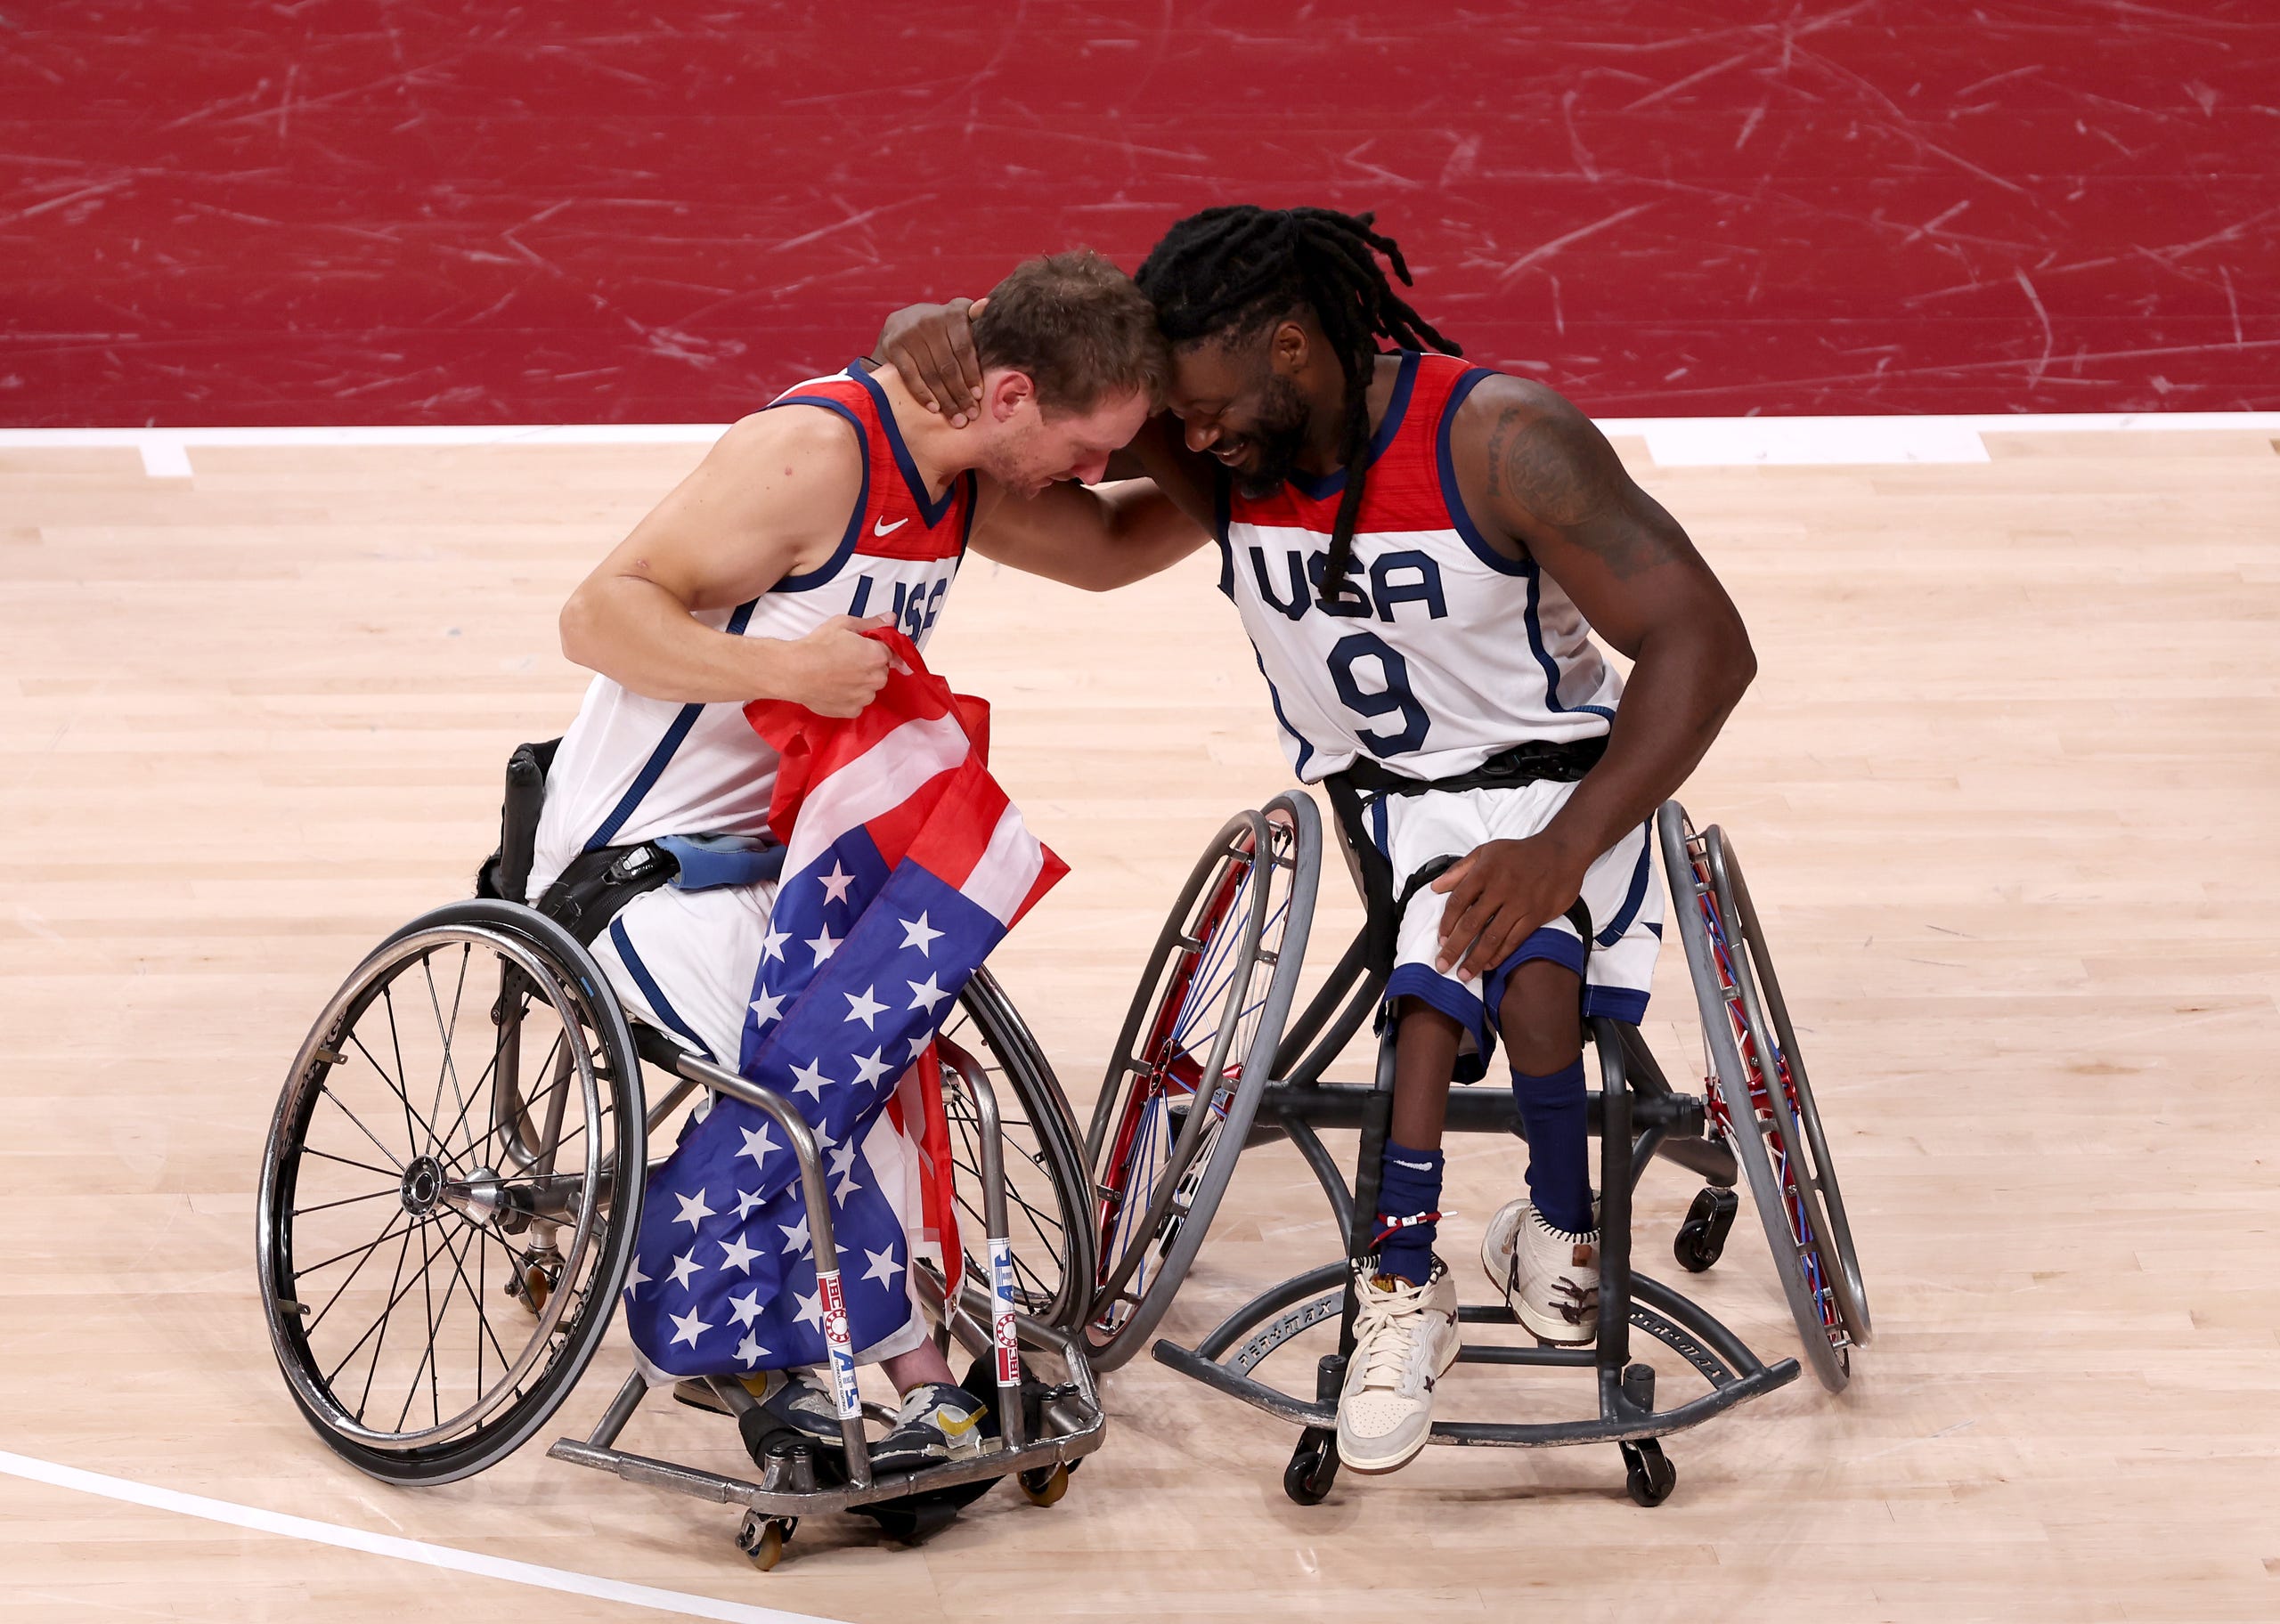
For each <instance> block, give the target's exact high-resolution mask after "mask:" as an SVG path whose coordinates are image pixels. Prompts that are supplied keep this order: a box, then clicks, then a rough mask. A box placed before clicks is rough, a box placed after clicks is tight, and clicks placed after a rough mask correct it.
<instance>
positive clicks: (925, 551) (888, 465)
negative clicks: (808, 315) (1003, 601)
mask: <svg viewBox="0 0 2280 1624" xmlns="http://www.w3.org/2000/svg"><path fill="white" fill-rule="evenodd" d="M784 406H813V407H818V408H820V409H821V410H825V411H828V412H830V413H832V414H833V415H834V416H835V417H837V418H841V419H843V421H844V422H845V423H846V424H847V425H848V426H850V427H851V428H852V429H853V430H854V431H855V434H856V437H857V438H858V439H859V441H860V442H861V443H862V446H863V482H862V486H861V488H860V489H859V491H858V492H857V494H856V498H855V508H854V511H853V512H852V513H851V514H850V515H849V516H848V519H847V529H846V532H844V533H843V535H842V536H841V537H840V541H839V546H838V548H836V549H835V551H834V552H833V554H832V556H831V557H830V558H829V559H827V560H826V562H824V563H823V564H819V565H818V566H817V567H816V568H815V569H812V570H810V571H808V572H805V573H804V574H800V575H787V576H786V577H785V578H784V579H783V580H782V581H778V582H777V583H776V587H775V590H777V591H778V592H802V591H805V590H807V589H809V588H810V587H817V586H820V585H822V584H823V583H824V582H825V581H829V580H830V579H832V578H833V577H834V576H835V575H837V574H838V573H839V572H840V571H841V570H842V569H843V568H844V567H845V566H846V564H847V561H848V560H849V559H850V558H851V557H854V556H863V557H867V558H891V559H897V560H904V561H917V562H927V561H931V560H934V559H941V558H959V557H962V556H964V555H965V548H966V542H967V541H968V540H969V539H970V538H971V537H972V535H973V515H974V506H975V499H976V498H977V496H978V495H979V494H980V490H979V484H978V482H977V481H976V480H975V478H974V475H973V472H972V471H971V470H969V471H967V472H965V473H962V474H960V475H957V478H955V479H953V480H952V481H951V482H950V483H949V489H947V490H946V491H943V492H942V494H941V495H940V497H939V498H938V497H935V496H933V495H932V493H931V492H930V491H928V490H927V488H926V482H925V480H924V478H923V477H922V476H921V475H920V474H919V472H918V465H917V463H916V461H914V460H913V459H912V458H911V455H910V448H909V447H908V445H907V444H905V443H904V442H903V438H902V431H901V430H900V428H899V427H898V426H896V424H895V420H894V410H893V408H892V406H891V405H890V404H889V403H888V402H887V397H886V391H885V390H884V389H883V388H882V387H881V386H880V385H879V383H878V380H877V379H875V378H873V377H872V376H871V375H870V374H869V373H868V372H867V371H866V370H865V369H864V368H863V365H862V363H861V362H860V361H858V362H856V363H854V364H853V365H851V366H850V367H849V368H848V369H847V370H846V371H845V372H844V373H842V374H841V375H839V376H838V377H835V378H818V379H817V380H815V381H814V382H812V383H806V384H802V385H800V386H798V387H797V388H795V389H793V390H791V391H790V392H789V393H787V394H781V395H778V397H777V398H776V399H775V400H773V401H770V402H769V403H768V405H767V406H765V407H764V408H762V410H768V411H773V410H777V409H778V407H784Z"/></svg>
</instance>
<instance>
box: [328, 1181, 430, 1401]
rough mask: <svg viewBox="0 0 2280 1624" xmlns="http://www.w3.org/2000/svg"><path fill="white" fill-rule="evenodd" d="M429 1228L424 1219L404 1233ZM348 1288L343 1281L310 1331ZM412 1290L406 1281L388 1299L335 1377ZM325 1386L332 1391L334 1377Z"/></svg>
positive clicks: (343, 1359) (344, 1357)
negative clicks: (376, 1318) (377, 1317)
mask: <svg viewBox="0 0 2280 1624" xmlns="http://www.w3.org/2000/svg"><path fill="white" fill-rule="evenodd" d="M427 1227H428V1224H427V1221H426V1220H424V1219H423V1220H422V1221H421V1222H418V1223H415V1224H412V1225H411V1227H409V1228H408V1229H406V1230H404V1231H403V1232H404V1234H405V1235H407V1236H411V1235H416V1234H418V1233H419V1231H420V1230H423V1229H425V1228H427ZM362 1266H363V1265H362V1264H361V1263H360V1264H358V1265H357V1267H359V1268H362ZM347 1287H348V1282H347V1281H346V1280H343V1281H342V1282H341V1283H340V1290H339V1291H335V1292H334V1293H333V1294H332V1296H331V1298H330V1300H328V1301H327V1302H326V1303H325V1305H324V1308H323V1310H322V1311H320V1312H319V1313H318V1315H317V1317H316V1319H314V1320H311V1321H309V1329H310V1330H312V1331H314V1330H315V1329H316V1328H317V1326H318V1325H319V1324H320V1323H321V1322H322V1320H323V1319H324V1317H325V1315H326V1314H328V1313H330V1312H331V1311H332V1305H333V1303H338V1301H339V1300H340V1292H341V1291H345V1290H346V1289H347ZM410 1290H411V1281H410V1280H406V1281H404V1282H403V1289H402V1290H400V1291H398V1292H397V1293H396V1294H395V1296H393V1297H391V1298H389V1299H388V1301H387V1303H386V1304H384V1305H383V1306H382V1307H381V1309H380V1317H379V1320H373V1321H372V1323H371V1325H370V1326H368V1327H366V1328H365V1330H364V1335H363V1336H359V1337H358V1338H357V1339H356V1340H355V1341H354V1342H353V1343H351V1344H348V1352H346V1353H344V1354H342V1355H341V1356H340V1363H339V1364H337V1365H335V1366H334V1367H333V1374H334V1375H338V1374H339V1372H340V1371H341V1370H342V1369H344V1368H346V1366H347V1363H348V1361H349V1360H352V1359H354V1358H355V1357H356V1350H357V1349H359V1348H361V1347H362V1346H363V1345H364V1343H365V1340H366V1338H368V1337H370V1336H371V1334H372V1333H373V1332H374V1331H376V1330H378V1329H379V1328H380V1325H381V1322H382V1321H383V1320H387V1317H388V1315H389V1314H390V1313H391V1312H392V1311H394V1310H395V1305H396V1304H397V1303H400V1302H402V1301H403V1296H404V1293H405V1292H408V1291H410ZM304 1335H305V1333H304ZM324 1384H325V1386H326V1387H327V1388H328V1389H330V1387H331V1386H332V1376H326V1377H325V1378H324Z"/></svg>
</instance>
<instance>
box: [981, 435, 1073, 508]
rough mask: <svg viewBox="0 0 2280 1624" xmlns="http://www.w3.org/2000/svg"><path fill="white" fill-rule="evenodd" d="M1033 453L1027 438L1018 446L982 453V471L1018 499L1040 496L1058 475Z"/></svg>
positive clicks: (997, 447) (1001, 447)
mask: <svg viewBox="0 0 2280 1624" xmlns="http://www.w3.org/2000/svg"><path fill="white" fill-rule="evenodd" d="M1031 452H1032V446H1031V443H1030V441H1029V440H1027V439H1024V440H1023V441H1022V443H1020V444H1019V445H997V446H993V447H991V448H989V450H988V451H985V452H984V453H983V454H982V457H981V464H980V467H981V472H982V473H984V474H986V475H989V477H990V478H991V479H994V480H996V481H997V483H999V484H1001V485H1003V486H1004V487H1005V488H1006V490H1008V491H1012V492H1013V493H1014V495H1015V496H1018V497H1022V498H1023V499H1028V498H1030V497H1035V496H1038V495H1039V494H1041V493H1042V492H1043V491H1044V489H1045V487H1046V485H1048V484H1051V483H1053V481H1054V479H1055V478H1056V477H1059V476H1058V475H1054V473H1053V472H1052V470H1051V469H1050V468H1048V467H1046V466H1045V465H1044V464H1043V462H1042V461H1040V460H1038V459H1036V458H1034V457H1033V456H1032V454H1031Z"/></svg>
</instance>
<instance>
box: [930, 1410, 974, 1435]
mask: <svg viewBox="0 0 2280 1624" xmlns="http://www.w3.org/2000/svg"><path fill="white" fill-rule="evenodd" d="M935 1425H938V1426H940V1428H941V1429H942V1432H943V1434H944V1435H945V1436H946V1437H950V1438H963V1437H965V1435H966V1434H967V1433H970V1432H972V1431H973V1429H974V1428H975V1427H977V1426H980V1425H981V1411H979V1410H976V1411H975V1412H974V1413H973V1415H970V1416H968V1417H966V1418H965V1420H963V1421H956V1420H953V1419H951V1418H950V1417H948V1416H944V1417H941V1418H940V1420H939V1421H937V1422H936V1423H935Z"/></svg>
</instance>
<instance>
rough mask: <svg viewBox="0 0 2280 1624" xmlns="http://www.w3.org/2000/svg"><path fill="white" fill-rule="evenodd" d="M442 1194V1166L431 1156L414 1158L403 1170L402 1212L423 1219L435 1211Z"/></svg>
mask: <svg viewBox="0 0 2280 1624" xmlns="http://www.w3.org/2000/svg"><path fill="white" fill-rule="evenodd" d="M443 1193H444V1168H443V1165H442V1164H441V1163H440V1162H438V1161H436V1158H435V1157H432V1156H416V1157H412V1158H411V1165H409V1166H407V1167H405V1168H404V1170H403V1210H404V1211H405V1212H407V1213H410V1214H411V1215H412V1216H413V1217H415V1218H425V1217H426V1216H427V1215H428V1214H430V1213H432V1212H434V1211H435V1210H436V1201H437V1200H438V1199H440V1198H442V1196H443Z"/></svg>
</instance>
